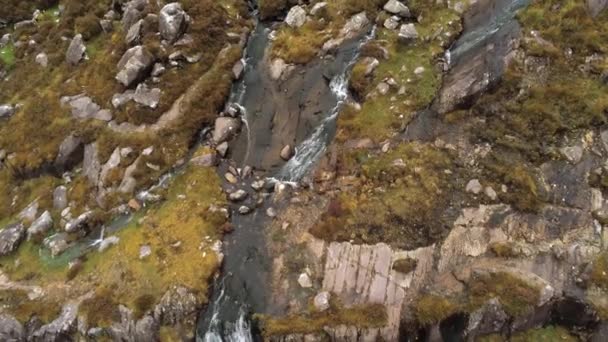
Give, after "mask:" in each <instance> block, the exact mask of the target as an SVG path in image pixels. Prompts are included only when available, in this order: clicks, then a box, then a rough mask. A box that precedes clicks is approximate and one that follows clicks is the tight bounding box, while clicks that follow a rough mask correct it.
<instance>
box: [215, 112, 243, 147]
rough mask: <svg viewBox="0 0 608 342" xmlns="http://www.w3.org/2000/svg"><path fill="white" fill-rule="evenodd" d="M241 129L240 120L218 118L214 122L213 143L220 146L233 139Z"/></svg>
mask: <svg viewBox="0 0 608 342" xmlns="http://www.w3.org/2000/svg"><path fill="white" fill-rule="evenodd" d="M240 128H241V120H240V119H235V118H229V117H219V118H217V119H216V120H215V128H214V130H213V141H214V142H215V143H216V144H221V143H223V142H225V141H228V140H230V139H231V138H232V137H234V136H235V135H236V134H237V132H238V131H239V129H240Z"/></svg>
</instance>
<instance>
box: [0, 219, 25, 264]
mask: <svg viewBox="0 0 608 342" xmlns="http://www.w3.org/2000/svg"><path fill="white" fill-rule="evenodd" d="M24 237H25V227H24V226H23V224H22V223H15V224H12V225H9V226H7V227H4V229H2V230H0V256H5V255H9V254H11V253H12V252H13V251H15V250H16V249H17V247H19V245H20V244H21V242H22V241H23V238H24Z"/></svg>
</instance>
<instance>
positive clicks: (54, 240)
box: [43, 233, 70, 257]
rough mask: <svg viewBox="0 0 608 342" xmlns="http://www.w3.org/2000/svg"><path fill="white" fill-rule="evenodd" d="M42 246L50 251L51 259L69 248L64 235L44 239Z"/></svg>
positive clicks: (58, 234) (67, 238)
mask: <svg viewBox="0 0 608 342" xmlns="http://www.w3.org/2000/svg"><path fill="white" fill-rule="evenodd" d="M43 244H44V246H45V247H46V248H48V249H49V250H50V251H51V255H52V256H53V257H56V256H58V255H59V254H61V253H63V252H64V251H65V250H66V249H68V248H69V247H70V243H69V237H68V234H66V233H57V234H55V235H52V236H49V237H48V238H46V239H44V242H43Z"/></svg>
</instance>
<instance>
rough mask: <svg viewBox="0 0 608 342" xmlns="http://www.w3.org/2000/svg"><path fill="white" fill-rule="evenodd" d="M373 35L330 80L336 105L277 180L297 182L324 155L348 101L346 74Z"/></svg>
mask: <svg viewBox="0 0 608 342" xmlns="http://www.w3.org/2000/svg"><path fill="white" fill-rule="evenodd" d="M375 35H376V27H375V26H374V27H373V28H372V31H371V32H370V33H369V34H368V35H367V36H366V37H365V39H363V41H361V43H360V44H359V46H358V48H357V53H356V54H355V55H354V56H353V58H352V60H351V61H350V62H349V63H348V65H347V66H346V68H344V70H343V72H342V73H340V74H339V75H336V76H335V77H334V78H333V79H332V80H331V82H330V84H329V88H330V90H331V92H332V93H333V94H334V95H335V96H336V100H337V101H336V105H335V106H334V108H333V109H332V110H331V113H330V115H329V116H327V117H326V118H325V119H323V121H321V123H320V124H319V126H317V128H315V130H314V131H313V132H312V134H311V135H310V136H309V137H308V138H307V139H306V140H304V141H303V142H302V143H301V144H300V145H299V146H297V147H296V149H295V152H296V153H295V155H294V156H293V158H291V159H290V160H289V161H288V162H287V163H286V164H285V165H284V166H283V168H282V169H281V171H279V175H278V178H280V179H283V180H286V181H291V182H297V181H299V180H300V179H302V177H304V176H305V175H306V173H308V171H309V170H310V169H311V167H312V166H313V165H314V164H315V163H316V162H317V160H318V159H319V157H321V156H322V155H323V153H325V150H326V149H327V143H328V141H327V140H328V139H327V135H328V134H329V129H330V127H331V125H333V124H334V121H335V120H336V118H337V117H338V113H339V112H340V108H342V105H343V104H344V102H345V101H346V100H347V99H348V95H349V94H348V73H349V72H350V69H351V67H352V65H353V64H354V63H355V62H356V61H357V58H358V57H359V50H360V48H361V46H363V45H364V44H365V43H367V42H368V41H370V40H371V39H373V38H374V36H375Z"/></svg>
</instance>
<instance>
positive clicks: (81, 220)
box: [63, 211, 93, 233]
mask: <svg viewBox="0 0 608 342" xmlns="http://www.w3.org/2000/svg"><path fill="white" fill-rule="evenodd" d="M91 218H93V212H92V211H85V212H84V213H82V214H80V216H78V217H77V218H75V219H73V220H70V221H69V222H68V223H66V224H65V227H64V228H63V229H64V230H65V232H66V233H76V232H79V231H81V230H83V229H84V228H86V227H87V226H88V224H89V223H90V220H91Z"/></svg>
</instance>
